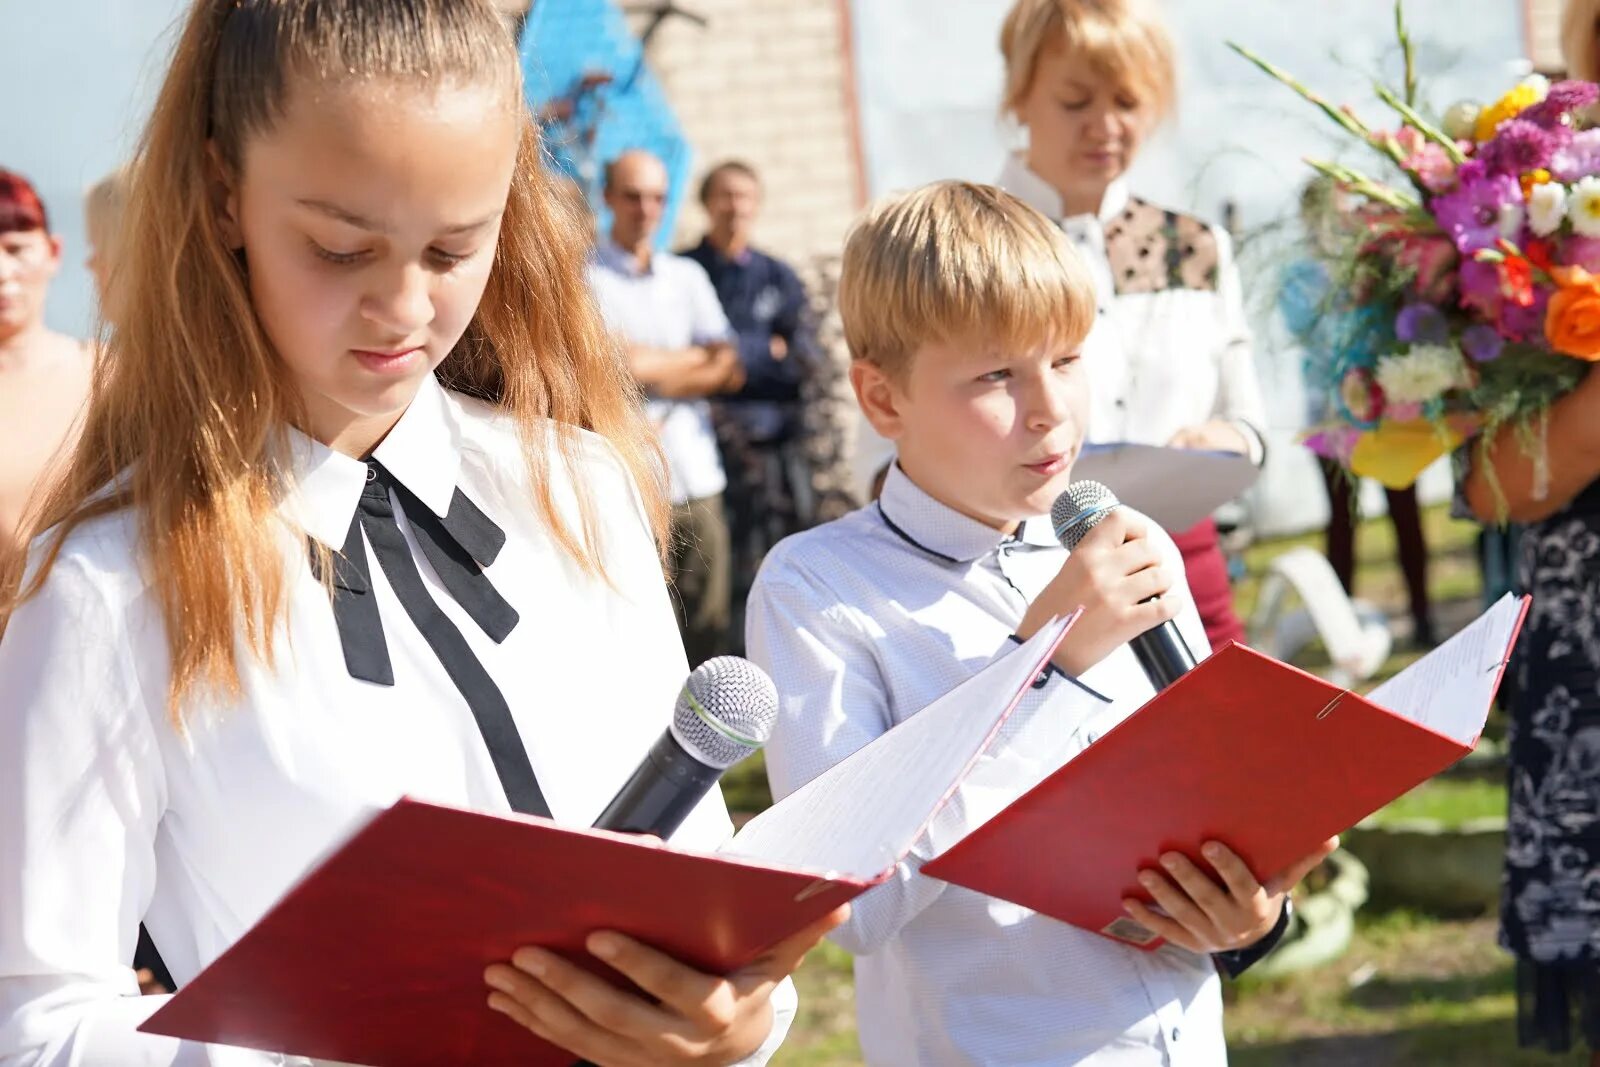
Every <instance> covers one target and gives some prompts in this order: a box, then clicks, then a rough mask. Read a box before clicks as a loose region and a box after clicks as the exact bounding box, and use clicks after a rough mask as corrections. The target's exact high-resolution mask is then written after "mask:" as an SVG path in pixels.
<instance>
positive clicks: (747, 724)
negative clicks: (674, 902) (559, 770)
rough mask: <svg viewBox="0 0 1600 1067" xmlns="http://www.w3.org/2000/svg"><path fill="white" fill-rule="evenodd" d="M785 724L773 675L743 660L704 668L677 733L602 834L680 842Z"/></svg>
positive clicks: (639, 775) (618, 800)
mask: <svg viewBox="0 0 1600 1067" xmlns="http://www.w3.org/2000/svg"><path fill="white" fill-rule="evenodd" d="M777 721H778V690H777V688H776V687H774V686H773V684H772V679H771V678H769V677H767V672H766V671H764V670H762V669H761V668H760V667H757V666H756V665H755V664H754V663H751V662H750V661H749V660H747V659H741V658H740V657H738V656H718V657H717V658H715V659H710V660H707V661H706V662H704V663H702V664H700V666H698V667H696V668H695V669H694V670H693V671H692V672H691V673H690V675H689V678H688V680H687V681H685V682H684V683H683V690H682V691H681V692H680V693H679V694H678V704H677V707H676V708H675V709H674V710H673V713H672V725H670V726H668V727H667V729H666V730H665V731H663V732H662V734H661V737H660V739H659V740H657V741H656V743H655V744H654V745H652V746H650V751H649V752H647V753H646V754H645V757H644V759H643V760H642V761H640V763H639V767H638V769H637V770H635V771H634V772H633V776H632V777H630V778H629V779H628V780H627V782H626V783H624V784H623V786H622V788H621V789H619V790H618V791H617V795H616V796H615V797H613V798H612V799H611V803H610V804H607V805H606V810H605V811H603V812H601V813H600V818H599V819H598V820H597V821H596V822H595V824H594V825H595V829H597V830H616V831H619V832H621V833H634V834H654V835H656V836H657V837H660V838H667V837H670V836H672V833H673V831H674V830H676V829H677V828H678V827H679V825H680V824H682V822H683V820H684V819H685V818H687V817H688V815H689V812H691V811H693V810H694V806H695V805H696V804H698V803H700V800H701V798H702V797H704V796H705V795H706V793H707V792H708V791H709V790H710V789H711V787H712V786H713V785H714V784H715V783H716V781H717V779H718V778H720V777H722V773H723V772H724V771H726V770H727V769H728V768H729V767H731V766H733V765H734V764H735V763H738V762H739V761H740V760H742V759H744V758H745V757H746V756H748V755H750V754H751V753H753V752H755V751H756V750H757V749H759V748H760V747H761V746H762V745H764V744H766V743H767V738H769V737H771V736H772V727H773V725H774V724H775V723H776V722H777Z"/></svg>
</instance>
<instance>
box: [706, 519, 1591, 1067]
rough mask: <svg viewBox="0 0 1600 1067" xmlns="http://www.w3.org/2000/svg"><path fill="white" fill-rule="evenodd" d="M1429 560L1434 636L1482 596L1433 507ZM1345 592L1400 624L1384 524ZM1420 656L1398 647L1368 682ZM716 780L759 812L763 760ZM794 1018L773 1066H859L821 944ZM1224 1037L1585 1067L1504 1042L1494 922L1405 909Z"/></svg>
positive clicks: (1509, 996) (803, 973) (1503, 979)
mask: <svg viewBox="0 0 1600 1067" xmlns="http://www.w3.org/2000/svg"><path fill="white" fill-rule="evenodd" d="M1424 528H1425V532H1426V534H1427V538H1428V543H1429V546H1430V549H1431V551H1432V559H1431V565H1430V570H1429V586H1430V590H1431V592H1432V596H1433V603H1434V610H1435V616H1436V626H1437V628H1438V629H1439V632H1440V633H1441V635H1447V634H1449V633H1451V632H1453V630H1454V629H1455V628H1456V627H1458V626H1460V625H1462V624H1464V623H1465V622H1468V621H1470V620H1471V619H1472V618H1473V617H1475V616H1476V614H1477V611H1478V603H1479V600H1480V598H1481V589H1480V581H1479V572H1478V564H1477V557H1476V551H1475V538H1476V536H1477V527H1476V526H1475V525H1473V524H1471V523H1466V522H1459V521H1456V520H1453V519H1451V518H1450V517H1449V515H1448V513H1447V512H1446V510H1445V509H1444V508H1442V507H1436V508H1431V509H1428V510H1427V511H1426V512H1424ZM1297 544H1309V545H1312V546H1313V547H1318V548H1320V547H1321V537H1320V535H1316V534H1313V535H1308V536H1305V537H1297V538H1291V539H1285V540H1280V541H1274V542H1263V543H1260V544H1256V545H1252V546H1251V547H1250V548H1249V549H1247V550H1246V552H1245V553H1244V560H1245V565H1246V568H1247V570H1248V572H1249V573H1248V575H1247V576H1246V577H1245V578H1244V579H1243V580H1241V581H1240V582H1239V583H1238V585H1237V587H1236V603H1237V605H1238V608H1239V611H1240V614H1241V616H1242V617H1244V618H1246V619H1248V618H1249V615H1250V612H1251V610H1252V609H1253V608H1254V606H1255V596H1256V589H1257V586H1258V583H1259V580H1260V576H1261V575H1262V574H1263V573H1264V571H1265V568H1266V566H1267V563H1268V562H1269V561H1270V560H1271V558H1272V557H1273V555H1275V554H1276V553H1278V552H1282V551H1285V550H1287V549H1288V548H1290V547H1293V546H1294V545H1297ZM1357 554H1358V564H1357V570H1356V594H1357V595H1358V596H1360V597H1362V598H1363V599H1365V600H1368V601H1371V602H1372V603H1374V604H1376V605H1378V606H1379V607H1381V608H1383V609H1384V610H1385V611H1386V612H1388V613H1389V614H1390V615H1391V616H1393V617H1401V618H1403V617H1404V616H1405V591H1404V585H1403V584H1402V581H1401V578H1400V574H1399V572H1398V569H1397V568H1396V566H1395V564H1394V562H1393V559H1394V534H1393V530H1392V528H1391V527H1390V526H1389V524H1388V522H1387V520H1378V521H1372V522H1367V523H1364V524H1363V526H1362V528H1361V531H1360V533H1359V536H1358V542H1357ZM1419 655H1420V652H1418V651H1416V650H1414V649H1411V648H1409V647H1408V646H1407V645H1405V644H1404V643H1400V644H1398V647H1397V650H1396V652H1395V654H1394V655H1393V656H1391V657H1390V659H1389V661H1388V662H1387V663H1385V664H1384V667H1383V670H1382V671H1381V672H1379V676H1378V678H1376V679H1374V683H1375V682H1376V681H1381V680H1382V678H1385V677H1388V676H1390V675H1392V674H1393V673H1395V672H1396V671H1399V670H1400V669H1402V668H1403V667H1404V666H1405V665H1406V664H1408V663H1410V662H1412V661H1413V660H1415V659H1416V658H1417V657H1418V656H1419ZM1326 664H1327V657H1326V655H1325V654H1324V653H1322V651H1321V650H1320V649H1318V648H1315V647H1313V648H1310V649H1307V650H1306V652H1305V653H1304V654H1303V655H1302V656H1300V657H1297V665H1298V666H1301V667H1304V668H1306V669H1307V670H1312V671H1315V670H1317V669H1318V668H1319V667H1322V666H1326ZM736 770H737V772H738V773H736V774H734V775H731V776H730V777H729V778H728V779H725V780H724V788H725V790H726V791H727V793H728V797H729V803H730V806H731V807H733V808H734V809H735V810H741V809H743V810H747V811H748V810H759V809H760V808H761V807H764V806H765V805H766V804H767V803H768V800H767V794H766V784H765V777H764V773H763V771H762V770H761V768H760V765H759V764H758V763H756V762H755V761H751V762H750V765H747V766H742V767H740V768H737V769H736ZM1504 810H1505V795H1504V788H1503V786H1502V785H1501V783H1500V782H1499V781H1498V780H1488V781H1476V780H1468V781H1461V782H1456V781H1451V782H1443V781H1439V782H1433V783H1429V784H1428V785H1427V786H1425V787H1421V788H1419V789H1416V790H1413V791H1412V792H1411V793H1409V794H1407V795H1406V796H1405V797H1402V798H1401V799H1400V800H1398V801H1396V802H1395V804H1394V805H1393V806H1391V808H1390V809H1387V810H1386V813H1385V814H1386V816H1387V817H1391V818H1394V817H1409V816H1417V815H1425V816H1430V817H1435V818H1445V819H1449V820H1464V819H1468V818H1473V817H1476V816H1478V815H1490V814H1502V813H1503V812H1504ZM796 982H797V984H798V985H799V987H800V995H801V1012H800V1018H799V1019H798V1020H797V1021H796V1023H795V1026H794V1029H793V1030H792V1031H791V1035H790V1038H789V1040H788V1041H787V1042H786V1043H785V1045H784V1048H783V1051H782V1052H781V1053H780V1054H779V1056H778V1058H777V1062H779V1063H781V1064H784V1065H790V1064H793V1065H799V1067H850V1065H853V1064H859V1063H860V1062H861V1059H860V1054H859V1051H858V1049H857V1046H856V1042H855V1030H854V1018H853V1004H852V987H851V976H850V960H849V957H848V956H847V955H846V954H845V953H844V952H842V951H841V950H839V949H837V948H835V947H834V946H832V945H825V946H823V948H822V949H821V950H819V951H818V952H815V953H813V954H812V956H811V957H810V958H809V959H808V960H807V961H806V963H805V965H804V966H803V967H802V968H801V970H800V971H799V973H798V974H797V975H796ZM1225 995H1226V997H1227V1000H1228V1009H1227V1030H1228V1042H1229V1048H1230V1056H1231V1062H1232V1063H1233V1064H1235V1065H1236V1067H1333V1065H1346V1064H1349V1065H1361V1067H1401V1065H1404V1067H1413V1065H1414V1067H1433V1065H1438V1064H1449V1065H1450V1067H1522V1065H1527V1067H1535V1065H1542V1067H1565V1065H1569V1064H1580V1063H1586V1062H1587V1058H1586V1056H1584V1055H1582V1054H1580V1053H1573V1054H1572V1055H1570V1056H1565V1057H1555V1056H1548V1055H1544V1054H1534V1053H1522V1052H1519V1051H1518V1050H1517V1048H1516V1045H1515V1035H1514V1030H1513V1019H1514V1016H1515V1002H1514V993H1513V984H1512V959H1511V957H1510V956H1509V955H1507V954H1506V953H1504V952H1503V951H1501V950H1500V949H1499V948H1498V947H1497V946H1496V944H1495V920H1494V919H1493V918H1479V919H1470V920H1440V919H1435V918H1432V917H1430V916H1426V915H1421V914H1418V913H1415V912H1409V911H1389V912H1378V913H1364V914H1362V915H1360V916H1359V917H1358V928H1357V933H1356V937H1355V941H1354V943H1353V944H1352V946H1351V949H1350V951H1349V952H1347V953H1346V954H1345V955H1344V956H1343V957H1341V958H1340V959H1339V960H1338V961H1336V962H1335V963H1333V964H1331V965H1330V966H1328V967H1325V968H1323V969H1321V970H1318V971H1315V972H1311V973H1306V974H1300V975H1293V976H1289V977H1287V978H1283V979H1279V980H1276V981H1273V982H1264V981H1254V980H1251V979H1250V978H1249V977H1248V976H1246V978H1245V980H1243V981H1241V982H1238V983H1229V984H1228V985H1227V986H1226V992H1225Z"/></svg>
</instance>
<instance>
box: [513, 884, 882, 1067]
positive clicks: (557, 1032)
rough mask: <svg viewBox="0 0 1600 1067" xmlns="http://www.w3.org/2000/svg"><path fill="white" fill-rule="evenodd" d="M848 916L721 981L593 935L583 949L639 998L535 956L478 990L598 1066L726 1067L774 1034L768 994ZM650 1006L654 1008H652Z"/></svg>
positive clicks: (840, 912)
mask: <svg viewBox="0 0 1600 1067" xmlns="http://www.w3.org/2000/svg"><path fill="white" fill-rule="evenodd" d="M849 916H850V908H849V905H844V906H841V907H839V908H835V909H834V910H833V911H831V912H829V913H828V914H827V915H825V916H823V917H822V918H821V919H819V920H817V921H816V922H814V923H812V924H811V925H810V926H808V927H806V928H805V929H804V930H801V931H800V932H799V933H797V934H794V935H793V936H791V937H789V938H787V939H786V940H784V941H781V942H779V943H778V944H776V945H774V946H773V947H772V948H770V949H768V950H767V952H766V954H765V955H763V956H762V957H761V958H760V959H757V960H755V961H754V962H752V963H751V964H749V965H748V966H746V967H743V968H741V969H739V970H738V971H735V972H734V973H733V974H730V975H729V976H727V977H726V978H722V977H719V976H717V975H712V974H703V973H701V972H700V971H697V970H695V969H694V968H692V967H689V966H687V965H686V964H683V963H680V962H679V961H677V960H675V959H673V958H672V957H671V956H668V955H666V954H664V953H662V952H659V951H657V950H656V949H653V948H651V947H650V946H649V945H645V944H643V943H641V942H639V941H635V940H634V939H633V938H631V937H625V936H623V935H622V934H618V933H614V932H596V933H593V934H590V935H589V940H588V948H589V951H590V952H592V953H594V954H595V955H596V956H597V957H599V958H600V959H603V960H604V961H605V962H606V963H607V964H609V965H610V966H611V967H613V968H614V969H616V971H617V972H618V973H620V974H622V975H624V976H626V977H627V978H630V979H632V980H633V982H634V983H635V984H636V985H638V987H639V989H640V990H643V995H641V994H640V993H638V992H635V991H624V990H622V989H618V988H617V987H616V986H614V985H612V984H611V983H610V982H608V981H606V980H605V979H603V978H599V977H596V976H595V975H593V974H590V973H589V972H588V971H586V970H584V969H583V968H581V967H578V966H575V965H574V964H572V963H569V962H568V961H567V960H565V959H562V958H561V957H560V956H558V955H556V954H555V953H553V952H548V951H545V950H544V949H539V948H522V949H518V950H517V951H516V952H515V953H514V954H513V955H512V957H511V960H512V962H511V963H510V964H503V963H500V964H495V965H494V966H492V967H490V968H489V969H488V970H487V971H485V972H484V981H486V982H487V983H488V984H489V986H490V988H492V989H493V990H495V992H493V993H490V994H489V1007H491V1008H493V1009H494V1010H495V1011H498V1012H502V1013H504V1014H505V1015H507V1016H509V1017H511V1018H512V1019H514V1020H515V1021H516V1022H518V1023H521V1024H522V1025H523V1026H525V1027H527V1028H528V1029H529V1030H531V1031H533V1032H534V1033H535V1034H537V1035H538V1036H539V1037H542V1038H544V1039H545V1040H546V1041H548V1042H550V1043H551V1044H553V1045H558V1046H560V1047H561V1048H563V1049H566V1050H567V1051H568V1052H571V1053H573V1054H574V1055H575V1056H580V1057H582V1058H583V1059H586V1060H589V1061H590V1062H592V1063H596V1064H599V1065H600V1067H657V1065H661V1064H729V1063H736V1062H738V1061H739V1060H742V1059H744V1058H746V1057H747V1056H749V1055H751V1054H752V1053H754V1052H755V1051H756V1049H758V1048H760V1047H761V1045H762V1043H763V1042H764V1041H766V1039H767V1035H768V1034H769V1033H771V1031H772V1004H771V998H772V991H773V989H774V988H775V987H776V986H777V985H778V983H779V982H781V981H783V980H784V979H785V978H787V977H788V976H789V974H790V973H791V972H792V971H794V970H795V968H797V967H799V966H800V961H801V960H802V959H803V958H804V957H805V954H806V953H807V952H810V951H811V949H812V948H814V947H815V946H816V944H817V942H818V941H821V940H822V938H823V936H824V935H825V934H827V932H828V931H829V930H832V929H833V928H834V927H835V926H838V925H839V924H840V923H842V922H844V921H845V920H846V919H847V918H849ZM652 998H653V999H652Z"/></svg>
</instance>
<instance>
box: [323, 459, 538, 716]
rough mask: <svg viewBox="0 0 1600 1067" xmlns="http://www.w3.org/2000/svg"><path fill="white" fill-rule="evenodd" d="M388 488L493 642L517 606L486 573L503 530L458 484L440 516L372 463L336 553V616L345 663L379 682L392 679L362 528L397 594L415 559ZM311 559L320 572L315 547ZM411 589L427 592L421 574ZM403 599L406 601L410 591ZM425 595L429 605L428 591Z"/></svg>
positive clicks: (511, 622) (511, 624)
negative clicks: (396, 576)
mask: <svg viewBox="0 0 1600 1067" xmlns="http://www.w3.org/2000/svg"><path fill="white" fill-rule="evenodd" d="M390 490H393V491H394V495H395V496H396V497H398V498H399V501H400V506H401V507H402V508H404V509H405V513H406V518H407V520H409V521H410V523H411V529H412V532H413V534H414V535H415V536H416V539H417V545H418V546H419V547H420V548H421V549H422V554H423V555H424V556H426V557H427V560H428V563H429V564H430V565H432V567H433V570H434V573H435V574H437V575H438V576H439V580H440V581H441V582H443V583H444V587H445V589H447V590H448V591H449V593H450V595H451V596H452V597H453V598H454V599H455V601H456V603H457V604H460V605H461V607H462V608H463V609H465V610H466V612H467V614H468V615H469V616H471V617H472V621H473V622H475V623H477V624H478V626H479V628H481V629H482V630H483V632H484V633H486V634H488V635H489V637H490V638H492V639H493V640H494V641H495V642H496V643H499V642H501V641H504V640H505V638H506V635H507V634H509V633H511V631H512V629H514V628H515V627H516V625H517V611H516V609H515V608H513V607H512V606H511V605H510V604H509V603H507V602H506V599H505V597H503V596H501V595H500V592H499V590H497V589H495V587H494V586H493V584H491V583H490V581H489V576H488V575H486V574H484V573H483V569H484V568H485V567H487V566H489V565H490V564H491V563H493V562H494V561H495V557H496V556H498V555H499V554H500V549H501V548H502V547H504V546H505V543H506V535H505V531H503V530H501V529H500V527H498V526H496V525H495V524H494V521H493V520H492V519H490V518H489V517H488V516H487V515H485V514H484V513H483V512H482V511H481V510H480V509H479V508H478V506H477V505H476V504H474V503H473V502H472V501H471V500H468V499H467V497H466V494H464V493H462V492H461V490H460V489H457V490H456V491H455V495H454V496H453V497H451V499H450V510H449V513H448V514H446V515H445V516H444V518H442V519H441V518H440V517H439V516H437V515H435V514H434V513H433V510H432V509H431V508H429V507H428V506H427V505H426V504H424V503H423V502H422V501H421V500H419V499H418V498H417V496H416V494H414V493H412V492H411V490H409V489H407V488H406V487H405V486H404V485H402V484H401V483H400V482H399V481H398V480H396V479H395V477H394V476H393V475H392V474H390V473H389V471H388V470H386V469H385V468H384V467H383V465H382V464H380V463H377V462H376V461H373V462H370V463H369V464H368V465H367V484H366V487H365V488H364V489H363V490H362V492H361V502H360V504H359V506H358V507H357V508H356V513H355V515H354V517H352V518H351V520H350V531H349V533H347V534H346V535H345V540H344V545H343V547H341V548H340V549H339V550H338V551H337V552H335V553H333V589H334V596H333V616H334V622H335V623H336V625H337V626H338V628H339V641H340V643H341V644H342V645H343V646H344V661H345V666H346V667H347V668H348V669H349V671H350V674H351V676H352V677H355V678H360V679H361V680H363V681H367V682H375V683H377V684H378V685H393V684H394V670H393V668H392V667H391V666H390V663H389V649H388V644H387V642H386V641H385V640H384V636H383V624H382V623H381V622H380V621H379V619H378V602H377V600H376V599H374V597H373V595H372V575H371V571H370V570H369V569H368V565H367V553H366V548H365V547H364V545H363V543H362V538H361V531H362V530H363V529H365V530H366V533H367V540H369V541H370V542H371V543H372V548H373V551H374V552H376V553H377V555H378V561H379V563H380V564H382V566H383V569H384V573H385V574H388V575H390V583H391V584H392V585H396V587H397V588H396V592H397V593H398V592H399V591H400V589H399V586H402V585H403V586H408V587H409V586H411V585H412V583H411V582H409V581H407V580H406V578H407V577H409V576H410V575H411V574H415V573H416V563H415V562H414V561H413V560H412V559H411V553H410V550H409V549H408V548H407V546H406V544H405V538H404V536H403V535H402V534H401V533H400V528H399V526H398V524H396V522H395V514H394V505H393V503H392V501H391V500H390V496H389V494H390ZM390 549H395V550H397V551H398V556H397V557H396V558H390V557H391V556H392V555H394V553H391V552H390V551H389V550H390ZM311 566H312V570H313V571H314V572H316V573H317V577H318V578H319V579H320V578H321V572H320V570H319V569H318V554H317V552H316V551H315V550H314V549H313V551H312V552H311ZM396 571H398V572H400V573H401V574H402V575H403V577H402V578H401V580H400V581H398V582H397V581H396V580H395V578H394V573H395V572H396ZM416 589H417V590H418V591H419V592H421V594H422V596H424V597H428V594H427V591H426V588H425V587H423V586H422V584H421V577H420V575H419V576H418V577H417V579H416ZM402 599H403V600H406V601H409V600H410V599H411V598H409V597H403V598H402ZM428 600H429V603H430V604H431V603H432V598H431V597H428ZM418 606H419V607H421V605H418ZM406 610H407V612H408V613H410V614H412V615H413V617H415V615H416V614H417V612H416V611H414V610H413V607H412V605H411V604H410V603H407V604H406ZM424 610H425V609H424ZM433 610H434V611H437V610H438V608H437V605H433ZM428 614H431V612H429V613H428Z"/></svg>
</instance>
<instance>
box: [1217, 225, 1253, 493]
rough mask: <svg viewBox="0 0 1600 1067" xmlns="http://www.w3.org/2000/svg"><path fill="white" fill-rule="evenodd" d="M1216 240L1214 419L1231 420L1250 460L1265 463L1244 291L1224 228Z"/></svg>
mask: <svg viewBox="0 0 1600 1067" xmlns="http://www.w3.org/2000/svg"><path fill="white" fill-rule="evenodd" d="M1212 233H1213V234H1214V235H1215V236H1216V240H1217V304H1218V307H1217V314H1218V316H1219V318H1220V320H1221V321H1220V322H1219V329H1220V338H1219V339H1220V345H1219V347H1218V350H1217V405H1216V410H1215V411H1213V412H1212V417H1213V418H1220V419H1228V420H1229V421H1231V422H1234V423H1237V424H1238V425H1239V427H1240V429H1242V430H1243V431H1244V436H1245V439H1246V441H1247V442H1248V443H1249V446H1250V460H1251V462H1253V463H1255V464H1256V465H1257V466H1260V465H1261V464H1262V463H1263V462H1265V460H1266V436H1265V435H1266V431H1267V406H1266V402H1265V401H1264V400H1263V399H1262V396H1261V379H1260V377H1259V376H1258V375H1257V374H1256V361H1255V352H1254V348H1253V346H1252V344H1251V337H1250V322H1249V319H1248V318H1247V317H1246V315H1245V308H1244V289H1243V287H1242V285H1241V284H1240V281H1239V266H1238V264H1237V263H1236V262H1235V261H1234V258H1233V239H1232V238H1231V237H1229V236H1228V231H1226V230H1224V229H1222V228H1221V227H1212Z"/></svg>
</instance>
